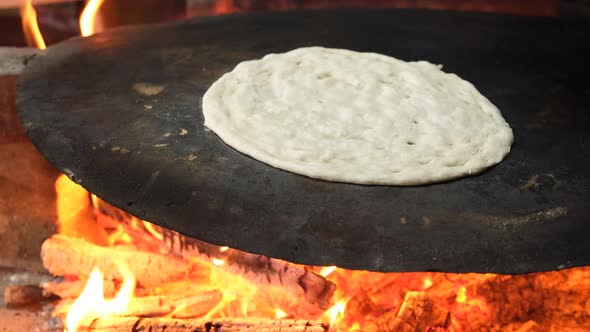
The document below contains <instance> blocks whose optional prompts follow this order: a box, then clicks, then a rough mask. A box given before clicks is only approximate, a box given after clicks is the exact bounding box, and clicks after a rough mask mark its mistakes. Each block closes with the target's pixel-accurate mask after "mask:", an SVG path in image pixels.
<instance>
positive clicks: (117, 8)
mask: <svg viewBox="0 0 590 332" xmlns="http://www.w3.org/2000/svg"><path fill="white" fill-rule="evenodd" d="M34 2H35V1H34ZM84 4H85V1H79V0H73V1H72V0H69V1H67V0H66V1H65V2H63V3H56V4H46V5H42V4H41V5H39V4H37V5H35V9H36V11H37V16H38V21H39V25H40V28H41V32H42V34H43V36H44V38H45V41H46V44H47V45H51V44H54V43H56V42H59V41H61V40H64V39H67V38H69V37H72V36H77V35H78V34H79V27H78V17H79V15H80V12H81V11H82V9H83V7H84ZM1 5H2V0H0V46H27V43H26V40H25V38H24V36H23V33H22V27H21V20H20V15H19V11H18V8H6V6H1ZM371 7H372V8H427V9H433V10H456V11H476V12H488V13H503V14H511V15H522V16H544V17H560V18H565V19H583V20H588V19H589V18H590V0H562V1H559V0H339V1H333V0H165V1H163V0H124V1H122V0H105V2H104V3H103V5H102V7H101V11H100V12H101V15H102V20H103V23H104V25H105V26H106V27H114V26H120V25H127V24H137V23H149V22H162V21H170V20H176V19H182V18H185V17H191V16H196V15H218V14H228V13H244V12H260V11H274V10H298V9H322V8H371Z"/></svg>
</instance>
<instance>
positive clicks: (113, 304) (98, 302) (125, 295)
mask: <svg viewBox="0 0 590 332" xmlns="http://www.w3.org/2000/svg"><path fill="white" fill-rule="evenodd" d="M118 265H119V272H120V273H121V276H122V277H123V283H122V285H121V288H120V290H119V293H118V294H117V295H116V296H115V298H113V299H112V300H106V299H105V298H104V293H103V292H104V284H103V278H104V276H103V274H102V272H101V271H99V270H98V269H96V268H95V269H93V271H92V273H90V276H89V278H88V282H87V283H86V287H84V290H83V291H82V293H81V294H80V296H79V297H78V298H77V299H76V300H75V301H74V303H72V307H71V308H70V310H69V312H68V315H67V317H66V331H68V332H76V331H79V328H80V327H81V326H88V323H89V322H91V321H92V320H94V319H96V318H98V317H105V316H111V315H116V314H122V313H125V312H126V310H127V306H128V305H129V302H130V301H131V299H132V298H133V291H134V290H135V276H134V275H133V273H131V271H129V269H127V267H126V266H125V265H123V264H120V263H119V264H118Z"/></svg>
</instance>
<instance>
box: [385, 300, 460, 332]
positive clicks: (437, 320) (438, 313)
mask: <svg viewBox="0 0 590 332" xmlns="http://www.w3.org/2000/svg"><path fill="white" fill-rule="evenodd" d="M450 323H451V314H450V313H449V312H448V311H447V310H445V309H443V308H441V307H440V306H438V305H437V304H436V303H435V302H434V301H433V300H432V299H430V298H428V297H426V295H425V294H424V292H407V293H406V296H405V298H404V301H403V303H402V305H401V306H400V308H399V310H398V311H397V313H396V314H395V315H392V314H390V313H386V314H385V315H383V316H382V317H380V319H379V321H378V322H377V326H378V330H379V331H384V332H421V331H428V329H431V328H447V327H448V326H449V325H450Z"/></svg>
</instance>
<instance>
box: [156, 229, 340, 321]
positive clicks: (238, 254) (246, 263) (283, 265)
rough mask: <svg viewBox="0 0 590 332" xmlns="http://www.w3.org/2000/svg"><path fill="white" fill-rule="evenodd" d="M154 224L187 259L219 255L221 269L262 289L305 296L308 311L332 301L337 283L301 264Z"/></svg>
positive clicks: (172, 249) (289, 296) (317, 310)
mask: <svg viewBox="0 0 590 332" xmlns="http://www.w3.org/2000/svg"><path fill="white" fill-rule="evenodd" d="M154 227H157V228H158V231H159V232H160V233H161V234H162V235H163V236H162V241H163V242H164V243H165V244H166V245H167V246H168V247H169V248H170V252H171V253H174V254H177V255H180V256H182V257H185V258H186V259H190V258H195V257H196V258H201V259H206V260H208V261H210V260H212V259H214V258H216V259H222V260H223V261H224V264H223V265H222V266H220V267H219V268H220V269H221V270H222V271H225V272H228V273H232V274H237V275H241V276H243V277H244V278H245V279H247V280H249V281H251V282H252V283H253V284H255V285H257V286H258V287H260V288H261V289H268V288H269V287H273V288H277V289H280V290H281V292H282V293H283V294H282V295H280V294H277V293H275V296H279V297H281V298H283V299H285V300H287V299H292V298H294V297H295V298H298V299H305V301H302V303H305V304H307V306H306V307H305V308H302V310H304V311H306V312H307V313H308V314H315V313H320V312H323V311H324V310H326V309H327V308H328V307H329V306H330V305H331V304H332V303H331V299H332V295H333V294H334V291H335V290H336V285H335V284H334V283H333V282H332V281H330V280H328V279H326V278H324V277H322V276H320V275H319V274H317V273H315V272H313V271H311V270H310V269H308V268H306V267H304V266H300V265H296V264H292V263H289V262H286V261H283V260H279V259H274V258H270V257H266V256H262V255H255V254H250V253H246V252H243V251H240V250H236V249H231V248H225V249H226V250H224V251H222V250H221V248H222V247H219V246H216V245H213V244H209V243H207V242H203V241H200V240H197V239H193V238H190V237H186V236H184V235H182V234H180V233H178V232H175V231H172V230H168V229H164V228H161V227H158V226H154ZM275 300H277V299H275ZM279 300H280V299H279Z"/></svg>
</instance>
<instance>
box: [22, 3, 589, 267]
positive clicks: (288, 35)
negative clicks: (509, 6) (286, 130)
mask: <svg viewBox="0 0 590 332" xmlns="http://www.w3.org/2000/svg"><path fill="white" fill-rule="evenodd" d="M589 32H590V29H589V28H588V26H586V25H583V24H582V23H572V22H565V21H560V20H557V19H539V18H524V17H510V16H494V15H484V14H467V13H450V12H429V11H399V10H396V11H393V10H339V11H319V12H289V13H271V14H256V15H250V16H222V17H214V18H195V19H191V20H187V21H182V22H178V23H172V24H164V25H151V26H137V27H129V28H123V29H117V30H112V31H108V32H106V33H102V34H98V35H94V36H92V37H89V38H75V39H72V40H69V41H66V42H63V43H60V44H58V45H56V46H53V47H50V48H49V49H48V50H47V51H45V52H44V53H43V54H42V55H39V56H37V57H36V58H35V59H33V60H32V61H31V63H30V64H29V65H28V66H27V68H26V70H25V71H24V73H23V74H22V76H21V79H20V85H19V89H18V101H17V103H18V110H19V114H20V117H21V119H22V121H23V123H24V125H25V127H26V128H27V130H28V135H29V136H30V137H31V139H32V141H33V142H34V144H35V145H36V146H37V147H38V148H39V150H40V151H41V152H42V153H43V154H44V155H45V156H46V157H47V159H49V161H51V162H52V163H53V164H54V165H55V166H57V167H58V168H59V169H60V170H62V171H63V172H64V173H65V174H67V175H68V176H70V178H71V179H73V180H74V181H76V182H78V183H80V184H81V185H82V186H84V187H85V188H86V189H88V190H89V191H91V192H93V193H95V194H97V195H98V196H100V197H101V198H103V199H104V200H106V201H107V202H110V203H112V204H114V205H116V206H118V207H120V208H122V209H124V210H126V211H128V212H130V213H132V214H134V215H136V216H137V217H139V218H143V219H145V220H149V221H151V222H154V223H156V224H158V225H161V226H164V227H167V228H169V229H173V230H176V231H179V232H181V233H183V234H186V235H189V236H191V237H196V238H199V239H201V240H204V241H208V242H211V243H214V244H219V245H228V246H231V247H235V248H238V249H241V250H245V251H250V252H254V253H260V254H265V255H269V256H273V257H276V258H282V259H286V260H289V261H292V262H297V263H305V264H313V265H338V266H340V267H344V268H351V269H368V270H376V271H449V272H496V273H525V272H530V271H544V270H555V269H561V268H566V267H572V266H579V265H589V264H590V208H589V207H588V203H589V201H590V200H589V192H590V189H589V188H590V183H589V180H590V179H589V176H588V173H589V172H588V169H589V166H590V135H589V134H588V126H589V123H590V116H589V114H590V81H589V77H590V72H589V70H588V61H590V51H589V46H588V44H589V40H588V36H590V33H589ZM314 45H316V46H326V47H337V48H347V49H352V50H357V51H371V52H378V53H382V54H387V55H391V56H395V57H397V58H400V59H403V60H428V61H430V62H433V63H438V64H443V65H444V70H446V71H447V72H453V73H456V74H458V75H460V76H461V77H463V78H464V79H467V80H468V81H471V82H472V83H474V84H475V86H476V87H477V88H478V89H479V90H480V91H481V92H482V93H483V94H484V95H485V96H487V97H488V98H489V99H490V100H491V101H492V102H493V103H495V104H496V105H497V106H498V107H499V108H500V110H501V111H502V113H503V115H504V117H505V118H506V120H507V121H508V122H509V123H510V125H511V126H512V128H513V130H514V133H515V144H514V146H513V148H512V152H511V153H510V155H509V156H508V158H507V159H506V160H505V161H503V162H502V163H501V164H499V165H498V166H496V167H494V168H492V169H491V170H489V171H487V172H485V173H483V174H480V175H477V176H472V177H467V178H464V179H460V180H456V181H452V182H448V183H442V184H435V185H429V186H420V187H387V186H362V185H351V184H342V183H329V182H325V181H320V180H315V179H311V178H307V177H304V176H299V175H295V174H292V173H289V172H285V171H281V170H278V169H275V168H272V167H269V166H267V165H266V164H263V163H261V162H258V161H256V160H254V159H251V158H249V157H247V156H245V155H242V154H240V153H238V152H237V151H235V150H233V149H232V148H230V147H228V146H227V145H225V144H224V143H223V142H222V141H221V140H220V139H219V138H218V137H217V136H216V135H215V134H214V133H213V132H210V131H208V130H206V129H205V128H204V126H203V115H202V112H201V98H202V95H203V94H204V92H205V91H206V90H207V88H208V87H209V86H210V85H211V84H212V83H213V82H214V81H215V80H216V79H217V78H219V77H220V76H221V75H222V74H223V73H225V72H227V71H230V70H231V69H232V68H233V67H234V66H235V65H236V64H238V63H239V62H240V61H243V60H248V59H255V58H259V57H262V56H263V55H265V54H267V53H271V52H285V51H288V50H291V49H294V48H297V47H303V46H314ZM137 83H145V84H150V85H160V86H164V90H163V91H161V92H160V93H159V94H157V95H152V96H147V95H145V94H142V93H138V92H137V91H136V89H134V88H133V86H134V85H135V84H137ZM136 87H137V86H136ZM185 130H186V131H185Z"/></svg>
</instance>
